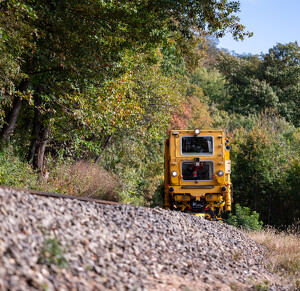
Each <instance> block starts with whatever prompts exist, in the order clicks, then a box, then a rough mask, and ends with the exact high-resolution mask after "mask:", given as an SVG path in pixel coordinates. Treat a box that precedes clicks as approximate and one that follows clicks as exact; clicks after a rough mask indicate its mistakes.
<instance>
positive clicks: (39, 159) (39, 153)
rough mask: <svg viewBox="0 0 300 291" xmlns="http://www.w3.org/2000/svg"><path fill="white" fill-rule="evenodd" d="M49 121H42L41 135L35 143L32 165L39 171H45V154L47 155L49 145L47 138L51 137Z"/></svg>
mask: <svg viewBox="0 0 300 291" xmlns="http://www.w3.org/2000/svg"><path fill="white" fill-rule="evenodd" d="M49 131H50V128H49V122H47V123H46V124H44V123H40V131H39V135H38V136H37V137H36V140H35V141H34V143H35V151H34V156H33V160H32V165H33V168H34V169H38V170H39V173H40V174H42V173H43V167H44V156H45V149H46V145H47V140H48V138H49Z"/></svg>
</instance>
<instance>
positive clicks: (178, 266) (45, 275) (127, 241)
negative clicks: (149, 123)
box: [0, 189, 283, 290]
mask: <svg viewBox="0 0 300 291" xmlns="http://www.w3.org/2000/svg"><path fill="white" fill-rule="evenodd" d="M52 251H56V253H55V254H52V253H51V252H52ZM265 252H266V250H265V249H264V248H263V247H262V246H261V245H259V244H257V243H256V242H254V241H253V240H251V239H250V238H249V237H248V236H246V235H245V234H244V233H242V232H240V231H238V230H237V229H236V228H234V227H231V226H229V225H226V224H222V223H218V222H210V221H206V220H203V219H201V218H199V217H196V216H193V215H188V214H184V213H178V212H171V211H166V210H163V209H160V208H154V209H151V208H144V207H135V206H130V205H114V206H111V205H100V204H96V203H86V202H80V201H76V200H70V199H54V198H47V197H37V196H34V195H30V194H26V193H21V192H15V191H11V190H2V189H0V290H36V289H37V290H232V289H234V288H235V290H245V289H249V290H250V289H251V290H252V289H253V288H254V286H255V285H256V284H259V283H260V282H263V281H265V280H268V276H269V275H268V272H267V270H266V269H265V268H264V262H263V261H264V257H265ZM281 287H282V286H281ZM281 287H276V285H274V286H273V287H272V290H277V289H278V290H283V289H281ZM282 288H283V287H282ZM253 290H254V289H253Z"/></svg>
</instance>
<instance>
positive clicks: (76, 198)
mask: <svg viewBox="0 0 300 291" xmlns="http://www.w3.org/2000/svg"><path fill="white" fill-rule="evenodd" d="M0 189H4V190H14V191H18V192H25V193H29V194H33V195H38V196H44V197H52V198H63V199H74V200H80V201H84V202H95V203H99V204H108V205H119V204H121V203H119V202H114V201H106V200H100V199H95V198H90V197H81V196H73V195H65V194H58V193H50V192H43V191H36V190H31V189H23V188H15V187H8V186H1V185H0Z"/></svg>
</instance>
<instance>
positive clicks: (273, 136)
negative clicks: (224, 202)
mask: <svg viewBox="0 0 300 291" xmlns="http://www.w3.org/2000/svg"><path fill="white" fill-rule="evenodd" d="M296 132H297V131H296V130H295V128H294V127H293V126H292V125H291V124H289V123H287V122H286V121H285V120H284V119H282V118H279V117H278V116H277V115H276V114H273V113H272V112H267V113H265V114H261V115H259V116H258V118H256V120H255V123H254V126H253V127H252V128H250V129H246V128H239V129H238V128H237V129H235V132H234V136H232V137H231V144H232V155H231V157H232V164H233V170H232V173H233V174H232V182H233V185H234V190H235V191H234V192H235V201H236V202H238V203H240V204H241V205H245V206H247V207H250V209H253V210H255V211H257V212H258V213H259V214H260V217H261V218H262V220H263V221H264V223H267V224H272V225H284V224H291V223H293V221H292V220H293V219H294V218H297V217H299V211H298V209H299V191H297V190H296V188H295V183H296V180H297V179H296V178H295V177H296V176H297V174H296V173H297V171H299V168H298V166H297V164H298V159H299V155H300V151H299V146H298V145H297V146H296V143H297V140H296V136H295V135H294V134H295V133H296ZM292 189H293V190H292Z"/></svg>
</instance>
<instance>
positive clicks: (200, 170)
mask: <svg viewBox="0 0 300 291" xmlns="http://www.w3.org/2000/svg"><path fill="white" fill-rule="evenodd" d="M181 170H182V179H183V180H184V181H188V180H202V181H207V180H213V170H214V169H213V162H211V161H206V162H202V161H200V163H199V166H196V163H195V162H194V161H189V162H182V165H181Z"/></svg>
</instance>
